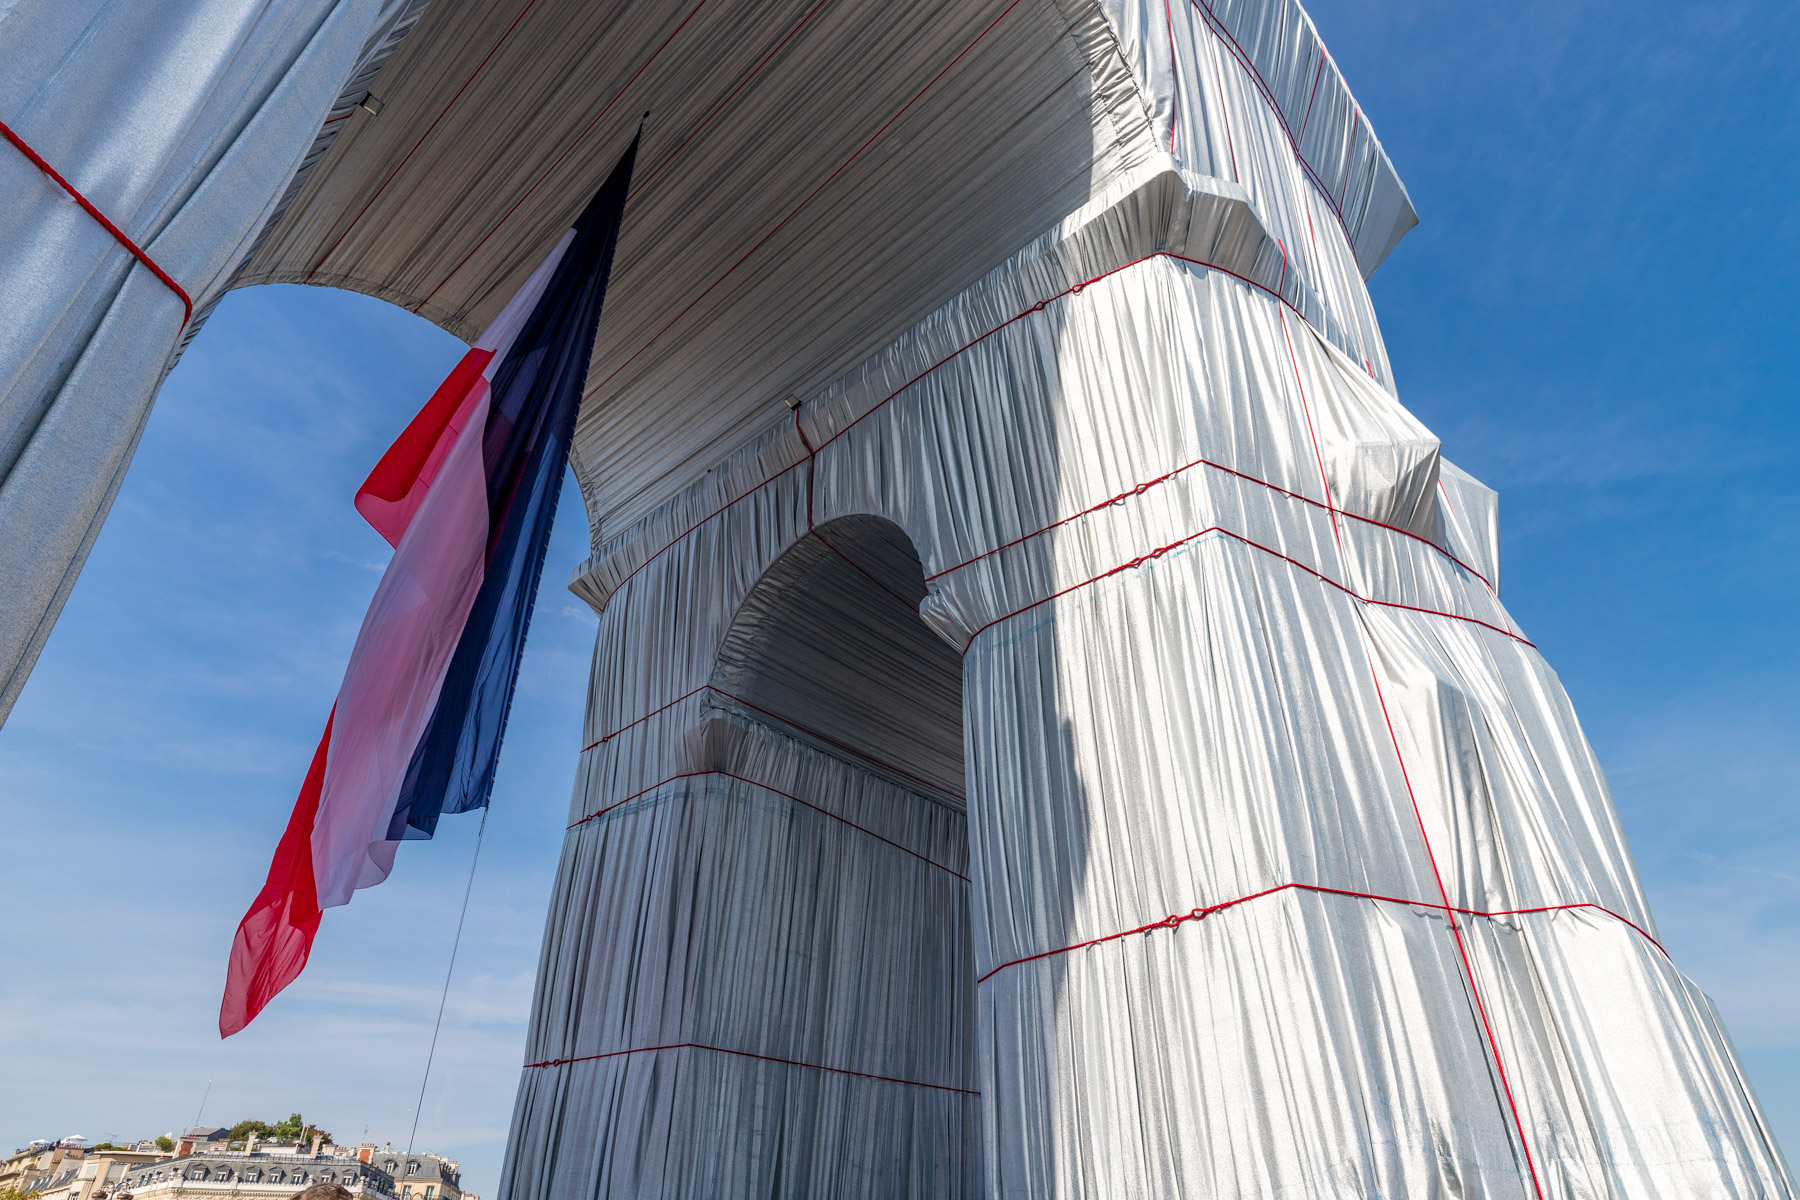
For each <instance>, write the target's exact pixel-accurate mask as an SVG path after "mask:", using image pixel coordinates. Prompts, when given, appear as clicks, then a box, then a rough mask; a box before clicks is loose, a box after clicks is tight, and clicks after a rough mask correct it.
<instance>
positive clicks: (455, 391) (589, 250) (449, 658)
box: [219, 141, 637, 1037]
mask: <svg viewBox="0 0 1800 1200" xmlns="http://www.w3.org/2000/svg"><path fill="white" fill-rule="evenodd" d="M636 155H637V142H636V141H633V142H632V144H631V147H630V148H629V149H628V150H626V152H625V156H624V157H623V158H622V159H620V161H619V164H618V166H617V167H615V168H614V169H613V172H612V175H611V176H610V177H609V178H608V179H607V181H606V183H605V184H604V185H602V187H601V188H600V191H599V192H598V193H597V194H596V195H595V196H594V198H593V201H592V202H591V203H589V205H588V207H587V210H586V211H585V212H583V213H582V214H581V216H580V218H578V219H577V220H576V222H575V224H574V225H573V227H571V228H570V229H569V230H567V231H566V232H565V233H564V234H563V235H562V238H561V240H560V241H558V242H557V244H556V247H555V249H553V250H551V251H550V253H549V255H548V256H547V257H546V258H545V259H544V261H543V262H542V263H541V264H539V266H538V268H537V270H536V271H534V272H532V275H531V278H529V279H527V280H526V281H525V285H524V286H523V287H522V288H520V289H519V291H518V293H517V294H516V295H515V296H513V298H512V300H511V301H510V302H508V304H507V305H506V308H505V309H504V310H503V311H502V312H501V313H500V315H499V316H498V317H496V318H495V319H494V323H493V324H492V325H490V326H488V328H487V331H486V332H485V333H483V334H482V335H481V337H480V338H479V339H477V340H476V342H475V345H474V348H473V349H471V350H470V351H469V352H468V354H466V355H464V356H463V359H462V361H461V362H459V363H458V364H457V365H456V369H455V370H453V371H451V372H450V375H449V377H448V378H447V379H445V380H444V382H443V384H442V386H440V387H439V388H438V390H437V391H436V392H435V393H434V394H433V395H432V397H431V399H430V400H429V401H428V402H427V403H426V405H425V407H424V408H423V409H421V410H420V411H419V415H418V416H417V417H415V418H413V421H412V423H411V424H409V425H408V426H407V427H406V431H405V432H404V433H402V434H401V435H400V437H399V440H397V441H396V442H395V443H394V444H393V446H392V447H391V448H390V449H389V450H388V452H387V453H386V454H385V455H383V456H382V458H381V461H380V462H379V463H377V464H376V465H375V469H374V470H373V471H372V472H370V473H369V478H368V480H367V481H366V482H364V484H363V486H362V489H361V490H360V491H358V492H357V494H356V508H357V511H358V512H360V513H362V515H363V516H364V518H365V519H367V520H368V522H369V524H371V525H373V526H374V527H375V529H376V531H377V532H379V533H380V534H381V536H382V537H384V538H386V539H387V540H388V542H389V543H390V544H392V545H393V547H394V557H393V559H392V561H391V562H390V563H389V564H388V568H387V572H386V573H385V574H384V575H383V576H382V578H381V583H380V584H379V585H378V586H377V587H376V589H375V598H374V600H373V601H371V602H370V604H369V612H368V615H367V616H366V617H364V618H363V623H362V629H361V631H360V632H359V633H358V634H357V636H356V647H355V649H353V650H352V651H351V652H350V664H349V666H348V667H346V668H345V670H344V682H343V684H342V685H341V686H340V687H339V688H338V695H337V703H336V704H335V705H334V706H333V707H332V710H331V716H330V717H329V718H328V719H327V720H326V722H325V733H324V736H323V737H321V738H320V739H319V748H318V750H316V751H315V752H314V753H313V760H312V767H311V769H309V770H308V771H307V773H306V780H305V782H304V783H303V784H302V785H301V787H300V798H299V800H298V801H297V802H296V803H295V805H294V813H293V816H291V817H290V818H288V825H287V831H286V832H285V833H284V834H282V837H281V842H280V844H279V845H277V846H276V848H275V859H274V862H273V863H271V864H270V867H269V877H268V881H267V882H266V883H264V884H263V888H262V891H261V892H259V893H258V894H257V897H256V900H255V902H254V903H252V904H251V906H250V911H249V912H247V913H245V914H244V919H243V921H242V922H241V923H240V924H239V925H238V930H237V936H236V937H235V938H234V939H233V940H232V943H231V962H230V965H229V966H228V967H227V969H226V975H225V998H224V1001H223V1003H222V1004H221V1005H220V1007H219V1035H220V1036H221V1037H230V1036H231V1035H232V1034H234V1033H236V1032H238V1031H239V1030H240V1029H243V1028H244V1027H245V1026H246V1025H248V1024H249V1023H250V1022H251V1021H252V1020H253V1019H255V1017H256V1014H257V1013H259V1012H261V1011H262V1009H263V1006H264V1005H266V1004H268V1002H269V1001H270V1000H271V999H273V998H274V997H275V994H276V993H277V992H279V991H281V989H282V988H284V987H286V986H287V985H288V984H289V983H292V982H293V981H294V979H295V978H296V977H297V976H298V975H299V974H300V971H301V968H303V967H304V966H305V965H306V958H307V955H308V953H310V951H311V949H312V942H313V935H314V934H316V933H317V932H318V929H319V918H320V915H321V913H322V912H323V910H325V909H327V908H330V907H332V906H333V905H338V904H347V903H349V901H350V897H351V895H352V894H354V893H355V892H356V891H357V889H359V888H366V887H373V886H374V885H375V884H377V883H380V882H381V881H382V880H384V879H386V878H387V877H388V874H389V873H390V872H391V871H392V870H393V869H394V852H395V851H396V850H397V849H398V848H399V845H400V843H401V842H403V841H411V840H415V839H421V838H429V837H431V835H432V834H433V832H435V830H436V829H437V821H438V817H439V816H441V815H442V814H444V813H459V812H467V811H468V810H470V809H473V808H483V807H485V806H486V805H487V803H488V795H489V793H490V792H491V791H492V789H493V785H494V767H495V764H496V762H497V761H498V759H499V755H500V740H501V736H502V735H503V734H504V732H505V730H506V715H507V711H508V709H510V708H511V706H512V695H513V686H514V684H515V683H516V682H517V680H518V675H519V658H520V655H521V653H522V652H523V651H524V648H525V633H526V630H527V629H528V628H529V627H530V624H531V608H532V603H533V601H534V599H535V597H536V595H537V587H538V580H539V577H540V576H541V575H542V574H543V569H544V553H545V550H546V549H547V548H548V545H549V541H550V524H551V521H552V519H553V518H554V517H555V515H556V498H557V494H558V492H559V491H560V490H561V487H562V477H563V468H564V465H565V464H566V463H567V461H568V456H569V442H570V439H571V437H572V436H573V435H574V430H575V415H576V412H577V410H578V409H579V408H580V406H581V392H582V388H583V385H584V384H585V382H586V379H587V368H588V360H589V358H590V357H592V355H593V350H594V333H595V326H596V324H597V323H598V322H599V319H600V308H601V304H602V302H603V301H604V299H605V296H606V280H607V276H608V274H609V273H610V272H611V270H612V260H613V250H614V248H615V247H616V246H617V245H618V236H619V221H620V218H621V217H622V216H623V214H624V208H625V196H626V193H627V192H628V191H629V190H630V186H631V168H632V164H633V161H634V160H635V158H636Z"/></svg>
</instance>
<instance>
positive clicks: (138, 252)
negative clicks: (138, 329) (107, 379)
mask: <svg viewBox="0 0 1800 1200" xmlns="http://www.w3.org/2000/svg"><path fill="white" fill-rule="evenodd" d="M0 134H4V135H5V136H6V140H7V141H9V142H11V143H12V144H13V145H14V146H15V147H17V148H18V151H19V153H20V154H23V155H24V156H25V157H26V158H29V159H30V160H31V162H32V165H34V166H35V167H37V169H38V170H40V171H42V172H43V173H44V174H46V175H48V176H49V177H50V178H51V180H52V181H54V182H55V184H56V186H57V187H59V188H61V189H62V190H63V191H65V192H67V193H69V195H70V196H71V197H72V198H73V199H74V201H75V203H77V204H79V205H81V208H82V211H84V212H86V213H87V215H88V216H90V217H92V218H94V220H96V221H98V222H99V223H100V227H101V228H102V229H105V230H106V232H108V233H110V234H112V235H113V239H114V240H115V241H117V242H118V243H119V245H121V246H123V247H125V249H127V250H129V251H131V256H132V257H133V258H135V259H137V260H138V261H139V262H141V263H143V264H144V265H145V266H146V267H149V268H150V273H151V274H152V275H154V276H156V277H157V278H158V279H159V280H161V281H162V283H163V285H164V286H165V287H167V288H168V289H169V290H170V291H172V292H174V293H175V294H176V295H177V296H179V297H180V298H181V309H182V312H181V329H186V328H187V325H188V322H189V321H191V320H193V319H194V301H193V300H192V299H191V298H190V297H189V296H188V294H187V292H186V291H185V290H183V288H182V286H181V285H180V284H179V283H176V282H175V280H174V278H173V277H172V276H171V275H170V274H169V273H168V272H167V271H165V270H163V269H162V268H161V267H160V266H158V265H157V263H156V260H155V259H153V258H151V257H150V256H149V255H148V254H146V253H144V248H143V247H142V246H140V245H138V244H137V243H136V242H134V241H132V240H131V239H130V238H129V237H127V236H126V235H125V231H124V230H123V229H120V228H119V227H118V226H117V225H114V224H113V223H112V221H111V220H109V219H108V218H107V215H106V214H105V213H103V212H101V211H100V210H99V209H98V208H96V207H95V206H94V202H93V201H91V200H89V199H88V198H87V197H86V196H84V195H82V194H81V193H80V192H78V191H76V190H75V185H74V184H72V183H70V182H69V181H68V180H67V179H64V178H63V177H62V174H61V173H60V172H58V171H57V169H56V168H55V167H53V166H51V165H50V164H49V163H48V162H46V161H44V156H43V155H41V154H39V153H38V152H37V151H36V150H33V149H32V148H31V147H30V145H28V144H27V143H26V141H25V139H24V138H22V137H20V136H19V135H18V134H17V133H14V132H13V128H12V126H10V125H8V124H7V123H6V122H4V121H0ZM177 332H179V330H178V331H177Z"/></svg>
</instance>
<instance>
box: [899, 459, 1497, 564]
mask: <svg viewBox="0 0 1800 1200" xmlns="http://www.w3.org/2000/svg"><path fill="white" fill-rule="evenodd" d="M1195 467H1210V468H1212V469H1213V470H1215V471H1221V472H1223V473H1225V474H1227V475H1230V476H1233V477H1234V478H1237V479H1241V480H1243V481H1244V482H1246V483H1254V484H1257V485H1258V486H1261V487H1266V488H1268V489H1269V490H1270V491H1272V492H1276V493H1278V494H1280V495H1283V496H1286V497H1288V498H1289V499H1290V500H1298V501H1300V502H1301V503H1303V504H1310V505H1312V506H1313V507H1314V508H1317V509H1319V510H1321V511H1323V512H1328V513H1333V514H1336V515H1339V516H1345V517H1349V518H1350V519H1351V520H1353V521H1361V522H1363V523H1364V524H1366V525H1375V526H1378V527H1379V528H1382V529H1386V530H1388V531H1389V532H1391V533H1397V534H1400V535H1401V536H1403V537H1409V538H1411V539H1412V540H1413V541H1415V542H1419V543H1421V544H1422V545H1426V546H1429V547H1431V549H1433V550H1435V551H1437V552H1438V553H1439V554H1441V555H1443V556H1444V557H1445V558H1447V559H1449V560H1450V561H1451V562H1453V563H1455V564H1456V565H1457V566H1459V567H1461V568H1462V569H1463V570H1465V571H1467V572H1468V573H1469V574H1471V575H1473V576H1474V577H1475V578H1477V579H1479V580H1481V582H1482V583H1483V584H1486V583H1487V577H1486V576H1485V575H1483V574H1482V573H1481V572H1480V571H1477V570H1476V569H1475V568H1474V567H1471V566H1470V565H1469V564H1468V563H1466V562H1464V561H1463V560H1462V559H1460V558H1458V557H1456V555H1454V554H1452V553H1450V551H1448V550H1446V549H1444V548H1443V547H1442V546H1440V545H1438V544H1437V543H1436V542H1434V541H1432V540H1431V539H1430V538H1425V537H1420V536H1419V535H1418V534H1416V533H1414V532H1413V531H1412V530H1410V529H1402V528H1400V527H1399V526H1398V525H1389V524H1388V523H1387V522H1386V521H1377V520H1376V519H1375V518H1374V517H1365V516H1362V515H1361V514H1359V513H1353V512H1350V511H1348V510H1347V509H1341V508H1336V507H1334V506H1332V505H1329V504H1324V503H1322V502H1320V501H1318V500H1314V499H1313V498H1312V497H1311V496H1305V495H1302V494H1301V493H1299V492H1293V491H1289V490H1288V489H1287V488H1284V487H1282V486H1281V485H1280V484H1275V483H1270V482H1269V481H1268V480H1266V479H1258V478H1257V477H1256V476H1254V475H1246V474H1244V473H1243V472H1242V471H1234V470H1233V469H1232V468H1230V467H1228V466H1226V465H1225V464H1223V463H1216V462H1213V461H1212V460H1211V459H1206V458H1196V459H1195V460H1194V461H1193V462H1189V463H1183V464H1182V465H1181V466H1179V467H1176V468H1175V469H1174V470H1172V471H1166V472H1164V473H1163V474H1161V475H1158V476H1156V477H1155V478H1154V479H1146V480H1145V481H1144V482H1142V483H1140V484H1137V485H1135V486H1133V487H1130V488H1127V489H1126V490H1125V491H1123V492H1120V493H1119V494H1118V495H1116V496H1111V497H1109V498H1107V499H1105V500H1102V501H1100V502H1099V503H1098V504H1092V505H1089V506H1088V507H1087V508H1084V509H1082V510H1081V511H1080V512H1077V513H1071V514H1070V515H1069V516H1066V517H1064V518H1062V519H1061V520H1059V521H1052V522H1051V523H1050V524H1048V525H1046V526H1044V527H1043V528H1042V529H1034V530H1032V531H1031V532H1030V533H1027V534H1021V535H1020V536H1019V537H1016V538H1014V539H1013V540H1012V541H1010V542H1003V543H1001V544H1000V545H998V546H995V547H994V548H993V549H992V550H987V551H984V552H982V553H981V554H977V555H976V556H975V557H973V558H965V559H964V560H963V561H962V562H959V563H956V564H955V565H954V566H948V567H945V568H944V569H943V570H941V571H939V572H938V573H937V574H935V575H927V576H926V577H925V582H926V583H930V582H932V581H933V580H935V579H942V578H943V577H944V576H946V575H949V574H951V573H952V572H954V571H960V570H962V569H963V568H964V567H967V566H970V565H972V564H974V563H978V562H980V561H981V560H982V559H984V558H991V557H993V556H994V555H996V554H998V553H1000V552H1001V551H1002V550H1010V549H1012V548H1013V547H1014V546H1017V545H1019V544H1021V543H1023V542H1028V541H1030V540H1031V539H1032V538H1034V537H1038V536H1039V535H1041V534H1046V533H1049V532H1050V531H1051V530H1052V529H1060V528H1061V527H1062V526H1064V525H1067V524H1069V523H1071V522H1073V521H1079V520H1080V519H1081V518H1083V517H1091V516H1093V515H1094V514H1095V513H1097V512H1100V511H1101V510H1102V509H1107V508H1111V507H1113V506H1114V505H1116V504H1123V503H1124V502H1125V501H1127V500H1130V499H1133V498H1135V497H1138V496H1141V495H1143V494H1144V493H1145V492H1147V491H1149V490H1150V489H1151V488H1153V487H1155V486H1156V485H1157V484H1159V483H1166V482H1167V481H1169V480H1171V479H1173V478H1175V477H1176V476H1177V475H1180V474H1182V473H1183V472H1186V471H1191V470H1193V469H1194V468H1195ZM1489 590H1490V591H1491V590H1492V588H1491V586H1490V588H1489Z"/></svg>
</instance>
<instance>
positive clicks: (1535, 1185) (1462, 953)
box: [1368, 649, 1544, 1200]
mask: <svg viewBox="0 0 1800 1200" xmlns="http://www.w3.org/2000/svg"><path fill="white" fill-rule="evenodd" d="M1368 655H1369V678H1370V680H1371V681H1372V682H1373V683H1374V684H1375V699H1376V700H1377V701H1378V702H1379V703H1380V704H1381V719H1382V721H1383V722H1384V723H1386V725H1387V731H1388V739H1389V740H1390V741H1391V742H1392V743H1393V746H1394V760H1395V761H1396V762H1398V763H1399V764H1400V781H1401V782H1402V783H1404V784H1405V785H1406V798H1407V799H1408V800H1409V801H1411V803H1412V810H1413V819H1414V820H1416V821H1417V822H1418V823H1419V837H1420V839H1421V840H1422V841H1423V842H1424V843H1425V858H1426V860H1427V861H1428V862H1429V863H1430V864H1431V877H1432V879H1433V880H1435V881H1436V882H1437V889H1438V895H1439V896H1440V897H1441V898H1442V900H1443V907H1444V918H1445V920H1447V921H1449V922H1450V933H1451V935H1452V936H1453V937H1455V939H1456V953H1457V955H1458V956H1459V957H1460V958H1461V959H1462V968H1463V974H1464V975H1465V976H1467V978H1468V980H1469V996H1470V998H1471V999H1473V1000H1474V1001H1475V1012H1476V1014H1477V1015H1478V1016H1480V1018H1481V1031H1482V1033H1483V1034H1485V1035H1486V1036H1487V1044H1488V1051H1489V1053H1491V1054H1492V1055H1493V1056H1494V1073H1495V1074H1496V1075H1498V1076H1499V1078H1500V1089H1501V1091H1502V1092H1504V1093H1505V1095H1506V1107H1507V1108H1508V1109H1509V1110H1510V1111H1511V1113H1512V1121H1513V1128H1514V1129H1516V1130H1517V1131H1518V1133H1519V1149H1520V1150H1522V1151H1524V1153H1525V1169H1526V1170H1527V1171H1528V1172H1530V1174H1531V1190H1532V1191H1533V1192H1535V1193H1536V1194H1537V1197H1538V1200H1544V1188H1543V1184H1541V1183H1540V1182H1539V1181H1538V1173H1537V1163H1536V1162H1534V1161H1533V1160H1532V1157H1531V1143H1530V1142H1529V1141H1528V1140H1527V1139H1526V1137H1525V1122H1524V1120H1523V1119H1521V1118H1520V1116H1519V1102H1518V1101H1517V1100H1516V1099H1514V1098H1513V1090H1512V1084H1511V1082H1509V1081H1508V1080H1507V1078H1506V1064H1505V1063H1504V1062H1503V1061H1501V1058H1500V1042H1499V1040H1498V1039H1497V1038H1495V1037H1494V1027H1493V1025H1492V1024H1491V1023H1490V1022H1489V1021H1488V1014H1487V1005H1485V1004H1483V1003H1482V1001H1481V986H1480V985H1479V984H1478V983H1477V982H1476V981H1475V964H1474V963H1473V962H1471V961H1470V960H1469V949H1468V947H1467V946H1466V945H1464V943H1463V935H1462V926H1461V925H1459V924H1457V919H1456V918H1457V912H1458V910H1457V909H1456V908H1454V907H1453V906H1452V905H1451V903H1450V892H1449V889H1447V888H1445V886H1444V876H1443V874H1442V872H1440V871H1439V870H1438V864H1437V854H1436V853H1435V852H1433V850H1432V848H1431V834H1430V833H1428V832H1427V831H1426V829H1425V816H1424V814H1423V813H1421V812H1420V811H1419V798H1418V796H1416V795H1415V794H1414V793H1413V786H1412V777H1411V776H1410V775H1409V774H1408V773H1407V770H1406V755H1404V754H1403V753H1401V751H1400V738H1399V735H1397V734H1396V733H1395V732H1394V720H1393V718H1392V717H1391V716H1390V715H1389V714H1388V706H1387V697H1386V696H1385V695H1383V694H1382V690H1381V675H1380V672H1378V671H1377V670H1376V668H1375V653H1374V651H1373V650H1372V649H1370V650H1368Z"/></svg>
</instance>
